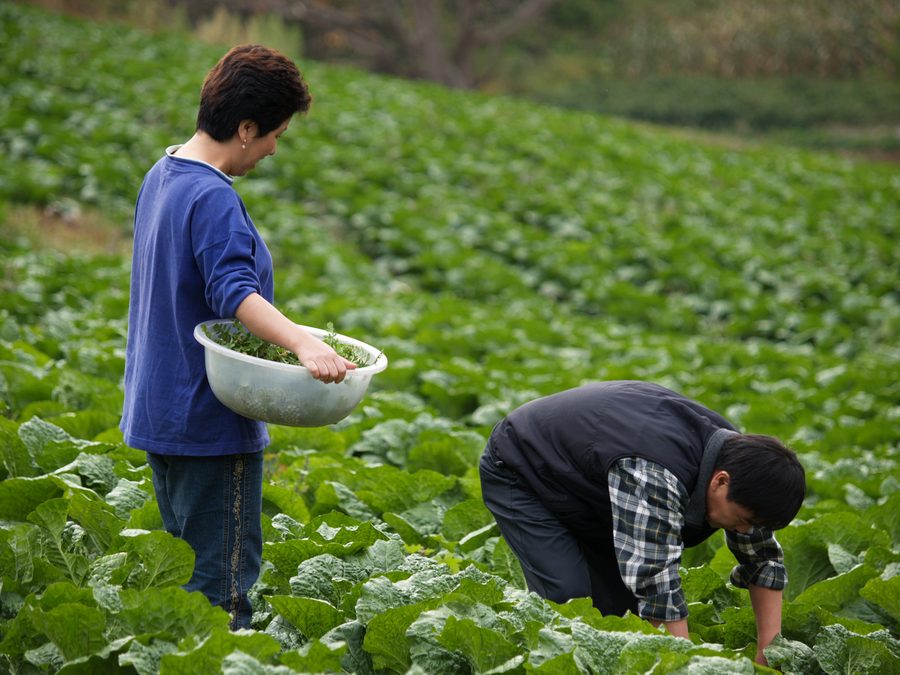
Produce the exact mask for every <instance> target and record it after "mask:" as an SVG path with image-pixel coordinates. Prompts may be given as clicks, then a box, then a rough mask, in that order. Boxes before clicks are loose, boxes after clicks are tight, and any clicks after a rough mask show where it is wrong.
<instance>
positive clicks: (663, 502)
mask: <svg viewBox="0 0 900 675" xmlns="http://www.w3.org/2000/svg"><path fill="white" fill-rule="evenodd" d="M608 481H609V497H610V504H611V506H612V517H613V543H614V545H615V549H616V557H617V558H618V560H619V571H620V573H621V575H622V580H623V581H624V582H625V585H626V586H628V588H630V589H631V591H632V592H633V593H634V594H635V596H637V598H638V613H639V614H640V616H641V617H643V618H645V619H653V620H655V621H676V620H678V619H683V618H684V617H686V616H687V615H688V611H687V602H686V601H685V598H684V591H683V590H682V588H681V577H680V575H679V573H678V567H679V564H680V562H681V554H682V551H683V550H684V544H683V542H682V540H681V529H682V527H683V525H684V513H685V511H686V509H687V505H688V500H689V495H688V493H687V490H686V489H685V487H684V485H682V484H681V481H679V480H678V479H677V478H676V477H675V475H674V474H672V472H671V471H669V470H668V469H666V468H665V467H663V466H661V465H660V464H657V463H655V462H651V461H648V460H646V459H641V458H638V457H626V458H625V459H620V460H619V461H618V462H616V463H615V464H613V466H612V467H611V468H610V470H609V476H608ZM725 541H726V543H727V544H728V547H729V548H730V549H731V551H732V553H733V554H734V556H735V558H736V559H737V561H738V565H737V566H735V568H734V569H733V570H732V571H731V582H732V583H733V584H734V585H735V586H739V587H741V588H747V587H748V586H749V585H750V584H753V585H756V586H763V587H766V588H771V589H775V590H780V589H782V588H784V586H785V584H786V583H787V571H786V570H785V567H784V555H783V552H782V550H781V546H780V545H779V544H778V542H777V541H776V540H775V536H774V535H773V534H772V532H771V531H770V530H766V529H764V528H753V529H751V530H750V531H749V532H748V533H747V534H740V533H739V532H731V531H727V530H726V532H725Z"/></svg>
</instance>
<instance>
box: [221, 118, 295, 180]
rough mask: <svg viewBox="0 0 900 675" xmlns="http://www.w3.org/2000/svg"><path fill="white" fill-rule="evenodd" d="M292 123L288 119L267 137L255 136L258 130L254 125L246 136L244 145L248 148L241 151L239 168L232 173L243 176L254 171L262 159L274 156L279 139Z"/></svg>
mask: <svg viewBox="0 0 900 675" xmlns="http://www.w3.org/2000/svg"><path fill="white" fill-rule="evenodd" d="M290 121H291V120H290V119H286V120H285V121H284V122H282V123H281V124H280V125H279V126H278V127H277V128H276V129H272V131H270V132H269V133H267V134H266V135H265V136H256V135H254V134H255V132H256V130H257V129H258V127H257V126H256V125H255V124H254V125H253V127H252V129H250V130H249V131H248V133H247V135H246V137H247V141H246V143H243V144H242V145H246V147H245V148H241V149H240V150H239V152H240V155H239V159H238V163H237V164H238V166H237V169H236V170H235V171H232V173H233V174H234V175H236V176H243V175H245V174H246V173H247V172H249V171H250V170H251V169H253V168H254V167H255V166H256V165H257V164H258V163H259V161H260V160H261V159H263V158H264V157H268V156H269V155H274V154H275V151H276V150H277V149H278V139H279V138H281V134H283V133H284V132H285V131H287V128H288V124H290Z"/></svg>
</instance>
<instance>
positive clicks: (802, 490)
mask: <svg viewBox="0 0 900 675" xmlns="http://www.w3.org/2000/svg"><path fill="white" fill-rule="evenodd" d="M714 470H715V471H721V470H724V471H727V472H728V474H729V476H730V477H731V479H730V481H729V483H728V499H730V500H731V501H734V502H737V503H738V504H740V505H741V506H743V507H744V508H745V509H747V510H749V511H750V513H752V514H753V516H754V518H755V524H758V525H761V526H763V527H766V528H768V529H770V530H779V529H781V528H783V527H787V525H788V523H790V522H791V521H792V520H793V519H794V517H795V516H796V515H797V512H798V511H799V510H800V506H801V505H802V504H803V498H804V497H805V496H806V472H805V471H804V470H803V466H802V465H801V464H800V460H799V459H797V455H796V454H795V453H794V451H793V450H790V449H789V448H787V447H785V446H784V445H783V444H782V443H781V441H779V440H778V439H777V438H773V437H772V436H762V435H758V434H739V435H736V436H729V437H728V438H727V439H725V442H724V443H723V444H722V449H721V450H720V451H719V456H718V459H717V460H716V466H715V469H714Z"/></svg>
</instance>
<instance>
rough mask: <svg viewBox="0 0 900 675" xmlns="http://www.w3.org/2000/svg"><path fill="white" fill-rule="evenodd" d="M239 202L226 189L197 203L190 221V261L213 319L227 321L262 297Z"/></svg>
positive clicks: (253, 247) (253, 249) (247, 226)
mask: <svg viewBox="0 0 900 675" xmlns="http://www.w3.org/2000/svg"><path fill="white" fill-rule="evenodd" d="M250 228H251V226H250V224H249V223H248V217H247V215H246V212H245V211H244V209H243V205H242V204H241V202H240V198H239V197H238V196H237V194H236V193H235V192H234V191H233V190H232V189H231V188H230V187H228V188H223V189H219V190H214V191H210V192H209V193H207V194H205V195H203V196H202V197H201V198H200V199H198V201H197V203H196V204H195V206H194V213H193V214H192V218H191V240H192V245H193V250H194V260H195V261H196V263H197V268H198V269H199V271H200V274H201V276H202V277H203V280H204V283H205V285H206V286H205V297H206V302H207V304H208V305H209V307H210V309H212V311H213V312H214V313H215V314H216V316H219V317H222V318H230V317H233V316H234V315H235V313H236V312H237V308H238V307H239V306H240V304H241V303H242V302H243V301H244V300H245V299H246V298H247V296H249V295H251V294H252V293H262V289H261V284H260V280H259V277H258V275H257V273H256V269H257V265H256V260H255V258H256V253H257V245H256V240H255V239H254V237H253V234H252V230H251V229H250Z"/></svg>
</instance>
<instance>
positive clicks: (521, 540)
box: [479, 443, 637, 616]
mask: <svg viewBox="0 0 900 675" xmlns="http://www.w3.org/2000/svg"><path fill="white" fill-rule="evenodd" d="M479 471H480V474H481V491H482V496H483V499H484V503H485V506H487V508H488V510H489V511H490V512H491V513H492V514H493V515H494V519H495V520H496V521H497V524H498V525H499V526H500V533H501V534H502V535H503V538H504V539H505V540H506V543H507V544H509V547H510V548H511V549H512V550H513V552H514V553H515V554H516V557H517V558H518V559H519V563H520V564H521V565H522V572H523V574H524V575H525V581H526V582H527V584H528V589H529V590H531V591H534V592H535V593H537V594H538V595H540V596H541V597H543V598H547V599H548V600H553V601H554V602H559V603H563V602H566V601H567V600H571V599H572V598H582V597H589V598H591V600H592V602H593V604H594V607H596V608H597V609H599V610H600V612H601V613H602V614H604V615H608V614H614V615H618V616H622V615H623V614H625V612H627V611H628V610H631V611H632V612H633V613H635V614H636V613H637V598H636V597H635V596H634V594H633V593H632V592H631V590H629V589H628V587H627V586H625V584H624V583H623V581H622V577H621V575H620V574H619V565H618V562H617V560H616V555H615V549H614V547H613V539H612V529H611V528H598V529H597V530H595V531H589V530H588V531H574V530H573V529H572V528H570V527H569V526H567V525H566V524H564V523H563V522H562V520H561V519H560V517H559V516H558V515H556V514H554V513H552V512H551V511H550V510H549V509H548V508H547V507H546V506H545V505H544V504H543V503H542V502H541V501H540V499H538V497H537V495H536V494H534V492H533V491H532V490H531V489H530V488H529V487H528V485H527V484H525V482H524V481H523V480H522V479H521V478H519V476H518V475H517V474H516V473H515V472H514V471H513V470H511V469H510V468H508V467H506V466H505V465H504V463H503V462H502V461H501V460H498V459H497V458H496V457H494V455H493V454H492V453H491V449H490V443H489V444H488V447H487V448H486V449H485V451H484V454H483V455H482V457H481V464H480V466H479Z"/></svg>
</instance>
